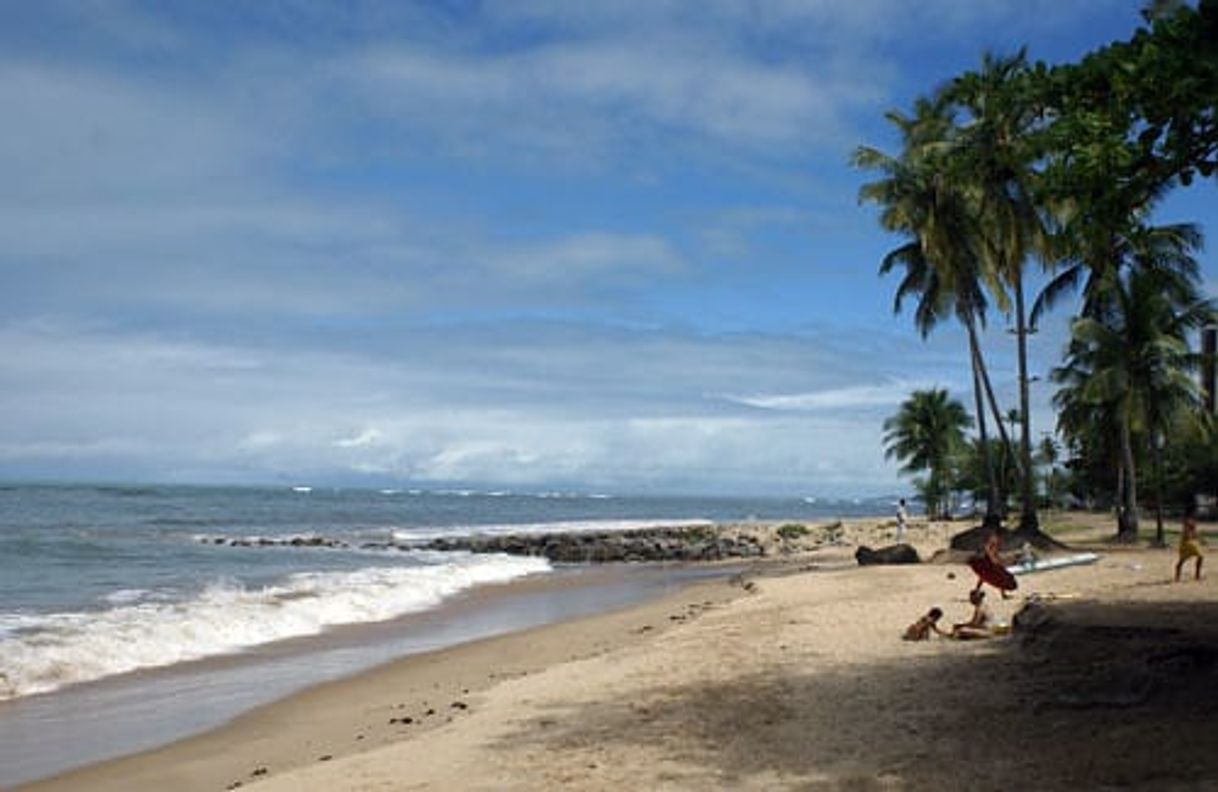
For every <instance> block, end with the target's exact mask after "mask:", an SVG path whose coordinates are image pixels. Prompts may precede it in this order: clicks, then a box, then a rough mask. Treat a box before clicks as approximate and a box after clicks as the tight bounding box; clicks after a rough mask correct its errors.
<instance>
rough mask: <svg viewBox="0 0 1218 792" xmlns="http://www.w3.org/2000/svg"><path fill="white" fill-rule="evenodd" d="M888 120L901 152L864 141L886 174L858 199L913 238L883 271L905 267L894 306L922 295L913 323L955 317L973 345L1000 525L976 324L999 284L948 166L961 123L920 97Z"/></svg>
mask: <svg viewBox="0 0 1218 792" xmlns="http://www.w3.org/2000/svg"><path fill="white" fill-rule="evenodd" d="M887 118H888V120H889V121H890V122H891V123H892V124H893V125H894V126H896V127H897V128H898V129H899V130H900V132H901V136H902V142H903V150H902V153H901V155H900V157H899V158H894V157H891V156H889V155H887V154H884V153H883V152H881V151H878V150H877V149H874V148H870V147H866V146H863V147H860V148H858V149H857V150H856V151H855V154H854V157H853V163H854V164H855V165H856V166H857V167H861V168H867V169H872V170H879V171H880V172H881V174H882V178H880V179H879V180H877V181H874V182H871V183H869V184H866V185H864V186H863V187H862V189H861V190H860V191H859V199H860V201H867V202H872V203H876V204H878V205H880V207H881V209H882V211H881V216H880V223H881V225H882V226H883V227H884V228H885V229H887V230H889V231H893V232H896V233H900V234H903V235H904V236H906V237H907V240H908V241H907V242H905V243H904V244H902V245H901V246H899V247H897V248H896V249H894V250H892V251H891V252H890V253H888V255H886V256H885V257H884V260H883V262H882V264H881V266H880V274H881V275H886V274H888V273H889V272H891V271H893V270H894V269H895V268H896V267H898V266H900V267H903V268H904V276H903V278H902V280H901V282H900V284H899V285H898V287H897V292H896V297H895V299H894V303H893V310H894V312H896V313H900V311H901V309H902V306H903V304H904V301H905V299H906V298H914V299H916V300H917V306H916V308H915V311H914V322H915V324H916V326H917V328H918V330H919V332H921V334H922V336H923V337H926V336H927V335H928V334H929V333H930V332H931V330H932V329H934V327H935V326H936V325H938V324H939V323H940V322H942V321H944V320H945V319H947V318H948V317H950V316H953V315H954V316H955V318H956V319H957V320H958V321H959V322H960V324H961V325H962V326H963V327H964V328H965V331H966V333H967V336H968V343H969V362H970V368H971V370H972V373H973V398H974V402H975V407H976V411H977V431H978V434H979V436H980V438H981V442H980V446H981V449H982V453H983V455H984V462H985V467H986V480H987V483H988V485H989V488H988V497H987V498H986V517H985V524H986V526H987V527H989V528H995V527H998V525H999V522H1000V516H999V512H998V508H999V497H998V485H997V475H996V473H995V469H994V465H993V460H992V458H991V456H990V453H989V451H990V444H989V442H988V431H987V426H986V420H985V409H984V405H983V399H984V398H985V396H986V395H988V398H989V400H990V402H991V406H992V407H993V410H994V413H995V416H997V412H998V411H997V406H996V404H994V403H993V389H992V387H990V385H989V375H988V373H987V372H986V369H985V361H984V358H983V356H982V354H981V346H980V342H979V340H978V327H979V326H981V327H983V326H984V325H985V313H986V309H987V307H988V300H987V299H986V290H985V286H986V285H987V283H988V285H989V286H990V287H991V288H993V287H994V286H995V285H996V284H995V283H994V282H993V280H994V279H993V276H992V275H991V274H990V273H989V272H987V271H985V270H983V269H981V268H980V266H979V265H980V262H981V260H982V259H981V256H980V255H979V253H978V251H977V249H976V239H977V236H978V230H977V228H976V223H975V220H974V214H975V213H974V212H973V211H972V207H971V206H970V205H969V200H968V196H967V195H966V194H965V193H964V192H962V191H961V190H960V189H958V187H957V185H956V183H955V181H954V180H953V179H952V178H951V176H950V173H949V170H948V168H947V165H946V159H945V158H946V157H947V156H949V155H950V153H951V150H952V147H953V145H954V143H953V135H954V132H955V126H954V123H953V117H952V114H951V112H950V110H949V108H948V106H947V105H946V104H945V103H944V102H942V101H939V100H928V99H919V100H918V101H917V102H916V103H915V106H914V114H913V116H912V117H906V116H904V115H902V114H900V113H896V112H890V113H888V114H887ZM996 423H997V425H998V429H999V433H1000V434H1001V435H1002V438H1003V441H1004V443H1008V444H1009V441H1008V440H1007V437H1006V433H1005V431H1003V427H1002V424H1001V421H997V419H996Z"/></svg>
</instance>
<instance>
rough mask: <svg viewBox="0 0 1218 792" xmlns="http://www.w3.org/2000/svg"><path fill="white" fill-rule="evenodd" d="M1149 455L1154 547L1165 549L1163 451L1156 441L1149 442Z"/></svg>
mask: <svg viewBox="0 0 1218 792" xmlns="http://www.w3.org/2000/svg"><path fill="white" fill-rule="evenodd" d="M1150 450H1151V454H1152V458H1153V459H1154V466H1155V541H1154V546H1155V547H1167V540H1166V539H1165V538H1164V536H1163V450H1162V449H1161V448H1159V443H1158V440H1157V439H1152V440H1151V449H1150Z"/></svg>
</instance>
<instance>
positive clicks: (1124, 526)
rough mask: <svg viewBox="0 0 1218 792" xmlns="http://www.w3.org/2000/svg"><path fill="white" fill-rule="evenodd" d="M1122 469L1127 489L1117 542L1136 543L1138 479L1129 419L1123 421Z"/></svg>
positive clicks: (1119, 521)
mask: <svg viewBox="0 0 1218 792" xmlns="http://www.w3.org/2000/svg"><path fill="white" fill-rule="evenodd" d="M1120 436H1121V468H1122V469H1123V470H1124V472H1125V487H1124V491H1123V492H1122V493H1121V516H1120V519H1119V520H1118V521H1117V540H1118V541H1121V542H1136V541H1137V539H1138V477H1137V471H1136V469H1135V467H1134V460H1133V440H1132V437H1131V432H1130V429H1129V417H1128V416H1123V417H1122V419H1121V428H1120Z"/></svg>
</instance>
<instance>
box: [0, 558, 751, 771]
mask: <svg viewBox="0 0 1218 792" xmlns="http://www.w3.org/2000/svg"><path fill="white" fill-rule="evenodd" d="M739 566H740V565H739V564H732V563H725V564H722V565H715V568H712V569H706V570H701V574H698V575H690V576H686V579H685V580H684V581H683V582H679V583H677V584H675V586H676V588H675V590H668V591H662V592H660V593H658V594H657V593H654V592H653V594H652V595H651V596H650V597H648V598H646V599H644V600H642V601H641V602H634V603H632V604H626V605H619V606H616V607H611V608H610V609H608V610H599V611H598V612H595V613H592V614H584V615H577V616H573V617H569V618H563V619H561V620H558V621H548V622H544V623H541V624H538V625H534V626H529V627H526V628H523V629H517V630H513V631H510V632H505V633H501V634H497V635H491V636H486V637H479V638H474V639H472V640H467V641H462V642H459V643H456V644H452V645H448V646H443V647H440V648H436V649H429V650H425V651H421V652H416V653H412V654H408V655H405V656H401V657H398V658H395V659H392V660H389V661H387V662H385V663H381V664H379V665H377V666H374V667H372V668H369V669H365V670H362V671H359V672H357V673H354V674H351V675H347V676H344V677H340V678H337V679H333V680H328V681H324V682H320V683H317V684H314V685H311V686H309V687H306V688H304V689H303V690H298V691H296V692H294V693H290V694H288V695H287V696H284V697H281V698H277V699H275V700H273V701H271V702H269V703H266V704H262V705H260V706H257V707H255V708H253V709H251V710H248V711H245V712H243V713H241V714H239V715H236V716H235V717H233V718H231V719H230V720H228V721H226V722H225V723H223V724H222V725H219V726H217V727H215V728H213V729H210V730H207V731H205V732H202V733H200V734H194V735H190V736H186V737H184V738H182V739H179V740H175V741H173V742H170V743H168V744H166V745H161V746H158V747H153V748H151V749H148V750H143V751H139V752H136V753H132V754H129V755H125V756H119V757H116V758H112V759H107V760H103V761H100V762H95V763H90V764H87V765H84V766H82V767H78V768H74V769H70V770H68V771H66V772H63V773H59V774H56V775H52V776H49V777H44V778H38V779H34V780H31V781H27V782H23V783H21V784H19V785H18V786H16V787H14V789H17V790H26V791H27V792H35V791H36V790H48V791H49V790H73V789H85V788H87V789H90V790H93V789H97V790H106V789H114V790H129V789H131V790H141V789H145V790H149V791H150V792H151V790H157V789H163V788H164V787H165V785H166V784H167V783H168V781H167V779H168V778H172V779H173V782H172V783H173V785H174V787H175V788H176V789H178V790H179V792H185V790H192V789H225V788H228V787H229V786H230V785H231V784H232V783H234V782H235V781H241V780H242V779H244V778H256V777H258V776H260V775H263V774H264V773H257V772H256V771H257V770H259V769H260V768H265V769H266V770H267V772H268V773H269V772H270V769H269V768H271V767H275V768H276V770H275V772H283V771H285V770H288V771H290V770H291V769H294V768H298V767H303V766H307V765H309V764H311V763H313V762H315V761H318V760H319V758H320V757H321V756H330V757H335V756H338V755H349V754H358V753H362V752H366V751H369V750H374V749H376V748H379V747H383V746H386V745H392V744H395V743H397V742H399V741H401V740H402V739H409V738H411V737H413V736H417V735H418V734H421V733H424V732H426V731H429V730H431V729H434V728H437V727H439V726H442V725H445V724H448V723H451V722H453V721H454V720H455V719H457V718H459V717H460V715H461V714H463V713H464V712H465V711H466V710H467V708H468V707H469V704H468V699H470V698H472V697H476V696H477V695H479V694H480V693H481V692H483V691H485V690H486V689H488V688H490V687H492V686H494V685H496V684H498V683H499V682H501V681H503V680H507V679H513V678H518V677H523V676H527V675H529V674H532V673H536V672H538V671H539V670H542V669H544V668H546V667H549V666H552V665H556V664H561V663H563V662H569V661H571V660H575V659H579V658H582V657H590V656H595V655H597V654H600V653H602V652H603V651H606V650H608V649H609V648H610V647H613V648H616V647H620V646H624V645H630V644H633V643H637V642H643V641H646V640H648V639H649V638H650V637H651V636H652V635H653V634H659V633H661V632H663V631H665V630H668V629H671V628H672V627H673V626H674V625H675V624H677V623H680V622H682V621H685V620H686V619H689V618H694V617H696V616H697V614H698V613H699V612H701V610H703V609H704V608H710V607H717V606H719V605H722V604H723V603H724V602H726V601H728V600H730V599H732V598H734V597H738V596H741V595H742V594H744V593H745V590H744V589H743V588H742V587H741V586H740V585H739V584H738V583H733V582H731V578H732V577H733V576H737V577H738V576H739V575H740V572H739V571H738V567H739ZM621 574H629V572H624V573H621ZM706 577H709V578H711V579H710V580H699V578H706ZM530 584H531V586H530ZM526 586H528V587H532V588H546V589H549V590H550V593H551V594H552V595H553V594H555V593H559V592H561V591H562V590H569V589H572V588H578V587H579V586H580V583H579V582H578V581H577V580H572V579H566V580H560V581H549V582H546V581H543V580H541V579H536V580H531V581H530V580H527V579H526V580H521V581H512V582H510V583H505V584H497V585H495V586H488V587H484V589H480V590H475V591H473V592H470V593H469V594H468V595H467V596H466V597H463V598H462V599H463V600H465V602H462V603H460V604H459V605H458V606H457V607H461V608H476V607H477V605H478V602H479V601H483V600H486V599H493V598H496V597H500V596H503V595H504V590H510V589H516V590H519V589H520V588H522V587H526ZM509 596H510V594H509ZM639 619H643V620H644V621H645V622H646V623H647V629H637V628H632V627H631V625H633V624H634V623H635V622H636V621H638V620H639ZM378 626H381V625H378ZM402 680H405V681H406V683H405V684H400V682H401V681H402ZM356 702H358V703H356ZM318 711H324V712H327V713H330V714H334V713H336V712H341V713H342V715H341V716H340V717H338V718H333V719H330V718H327V719H326V720H325V721H324V722H320V721H318V720H317V719H316V717H315V716H314V715H313V714H314V713H316V712H318ZM429 711H430V714H428V713H429ZM301 723H308V724H309V726H310V727H309V731H310V734H309V736H308V737H307V738H306V739H305V740H303V741H302V740H299V739H298V737H299V735H298V734H297V729H298V727H299V725H300V724H301ZM313 746H317V749H316V750H314V748H313ZM323 746H324V747H323ZM327 761H328V760H327ZM184 767H185V768H190V772H189V774H188V776H187V777H182V776H181V775H180V768H184ZM166 770H169V775H168V776H167V775H165V771H166Z"/></svg>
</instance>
